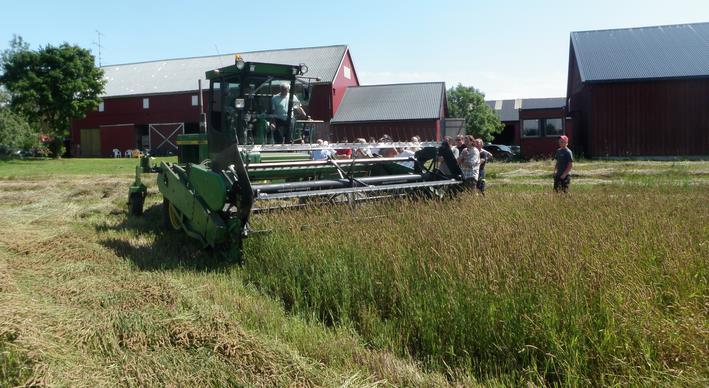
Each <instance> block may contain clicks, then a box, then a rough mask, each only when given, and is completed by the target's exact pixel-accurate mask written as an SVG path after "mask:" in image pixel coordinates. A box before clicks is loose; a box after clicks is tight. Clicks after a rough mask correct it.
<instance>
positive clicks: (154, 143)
mask: <svg viewBox="0 0 709 388" xmlns="http://www.w3.org/2000/svg"><path fill="white" fill-rule="evenodd" d="M183 133H185V123H163V124H150V125H149V126H148V140H149V142H150V150H151V152H152V153H153V154H155V155H166V154H170V153H172V154H175V153H177V135H180V134H183Z"/></svg>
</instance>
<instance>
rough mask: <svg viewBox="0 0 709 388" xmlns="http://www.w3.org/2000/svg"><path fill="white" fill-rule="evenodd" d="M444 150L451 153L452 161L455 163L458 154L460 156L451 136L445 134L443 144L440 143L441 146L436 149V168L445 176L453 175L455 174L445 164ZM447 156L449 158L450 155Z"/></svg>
mask: <svg viewBox="0 0 709 388" xmlns="http://www.w3.org/2000/svg"><path fill="white" fill-rule="evenodd" d="M444 152H447V153H450V155H453V163H457V160H458V156H460V155H459V152H460V151H458V147H456V146H455V143H454V142H453V138H452V137H450V136H446V137H444V138H443V144H441V147H440V148H439V149H438V155H439V156H438V166H439V167H438V169H439V170H440V171H441V173H443V174H444V175H446V176H455V175H456V174H455V173H454V172H453V171H451V169H450V168H449V167H448V164H446V160H445V159H446V158H445V157H444V156H443V153H444ZM448 157H449V158H450V156H448Z"/></svg>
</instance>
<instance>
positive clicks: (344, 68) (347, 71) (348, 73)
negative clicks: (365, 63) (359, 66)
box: [342, 66, 352, 79]
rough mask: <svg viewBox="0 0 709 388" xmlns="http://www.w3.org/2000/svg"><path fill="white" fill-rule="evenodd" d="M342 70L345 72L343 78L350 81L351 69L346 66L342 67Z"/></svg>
mask: <svg viewBox="0 0 709 388" xmlns="http://www.w3.org/2000/svg"><path fill="white" fill-rule="evenodd" d="M342 67H343V70H344V71H345V78H347V79H352V69H350V68H349V67H347V66H342Z"/></svg>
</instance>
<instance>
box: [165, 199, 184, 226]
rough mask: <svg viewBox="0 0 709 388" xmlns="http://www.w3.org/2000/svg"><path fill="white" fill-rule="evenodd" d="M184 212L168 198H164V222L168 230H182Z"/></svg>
mask: <svg viewBox="0 0 709 388" xmlns="http://www.w3.org/2000/svg"><path fill="white" fill-rule="evenodd" d="M181 219H182V214H180V211H179V210H177V209H175V206H174V205H173V204H171V203H170V201H168V200H167V199H166V198H163V200H162V223H163V226H164V227H165V229H166V230H180V229H181V228H182V225H181Z"/></svg>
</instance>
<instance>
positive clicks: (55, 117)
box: [0, 36, 105, 157]
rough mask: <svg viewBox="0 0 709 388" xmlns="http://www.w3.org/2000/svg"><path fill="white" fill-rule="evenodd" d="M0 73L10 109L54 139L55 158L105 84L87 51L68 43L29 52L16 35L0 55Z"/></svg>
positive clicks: (52, 147)
mask: <svg viewBox="0 0 709 388" xmlns="http://www.w3.org/2000/svg"><path fill="white" fill-rule="evenodd" d="M2 70H3V73H2V75H0V85H2V86H4V87H5V88H6V89H7V91H8V92H9V93H10V97H11V102H10V106H11V107H12V109H13V110H14V111H15V112H17V113H19V114H21V115H22V116H24V117H25V118H27V120H28V121H29V122H30V123H31V124H32V125H34V126H36V127H37V128H39V129H40V130H41V131H42V133H44V134H47V135H51V136H52V137H53V138H54V140H53V142H52V144H51V145H50V149H52V152H53V154H54V155H55V156H56V157H58V156H60V155H61V153H62V149H63V146H62V143H63V140H64V136H66V135H67V134H68V132H69V128H70V125H71V121H72V120H74V119H81V118H83V117H85V115H86V112H88V111H90V110H93V109H96V107H97V106H98V104H99V102H100V99H99V95H100V94H101V93H103V88H104V85H105V80H104V79H103V71H102V70H101V69H99V68H97V67H96V66H95V65H94V57H93V55H91V52H90V51H89V50H86V49H83V48H81V47H78V46H74V45H70V44H68V43H64V44H62V45H60V46H58V47H54V46H51V45H47V46H45V47H42V48H40V49H39V50H37V51H33V50H30V49H29V47H28V46H27V44H26V43H24V41H22V38H21V37H18V36H15V37H13V40H12V41H11V42H10V49H8V50H6V51H5V52H4V53H3V55H2Z"/></svg>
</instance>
